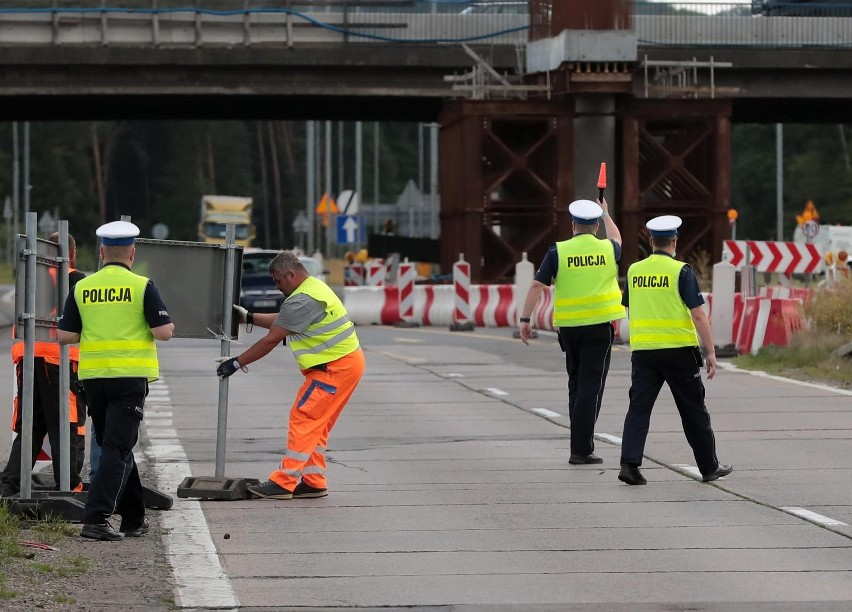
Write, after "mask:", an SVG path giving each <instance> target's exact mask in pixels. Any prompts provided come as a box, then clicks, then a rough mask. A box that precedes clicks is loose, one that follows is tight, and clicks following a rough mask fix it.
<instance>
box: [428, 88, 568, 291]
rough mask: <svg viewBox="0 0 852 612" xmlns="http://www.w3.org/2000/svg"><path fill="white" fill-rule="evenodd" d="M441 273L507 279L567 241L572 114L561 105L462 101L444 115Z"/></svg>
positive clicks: (480, 279)
mask: <svg viewBox="0 0 852 612" xmlns="http://www.w3.org/2000/svg"><path fill="white" fill-rule="evenodd" d="M440 123H441V142H440V154H441V268H442V270H444V271H446V270H450V269H451V268H452V264H453V262H455V261H456V260H457V259H458V254H459V253H464V254H465V259H467V260H468V261H469V262H470V270H471V280H472V282H474V283H481V282H501V281H508V280H509V279H510V278H511V276H512V275H513V273H514V267H515V264H516V263H517V262H518V261H520V260H521V254H522V253H524V252H526V253H528V255H529V258H530V260H531V261H540V260H541V258H542V257H544V254H545V252H546V251H547V248H548V246H549V245H550V244H551V243H552V242H555V241H556V240H558V239H564V237H565V236H567V235H569V233H570V228H571V223H570V217H569V215H568V208H567V204H568V202H570V201H571V196H572V194H573V191H574V189H573V177H572V168H573V160H572V157H573V155H572V153H573V136H572V134H573V116H572V112H571V111H570V110H568V109H567V108H566V106H565V105H564V104H557V103H552V102H539V101H530V100H527V101H494V100H461V101H453V102H450V103H448V104H447V105H446V106H445V107H444V110H443V111H442V113H441V118H440Z"/></svg>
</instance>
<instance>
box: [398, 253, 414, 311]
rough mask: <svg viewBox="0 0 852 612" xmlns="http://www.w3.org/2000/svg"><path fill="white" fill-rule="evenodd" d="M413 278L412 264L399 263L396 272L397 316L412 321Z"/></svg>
mask: <svg viewBox="0 0 852 612" xmlns="http://www.w3.org/2000/svg"><path fill="white" fill-rule="evenodd" d="M414 278H415V267H414V264H412V263H401V264H399V268H398V272H397V283H398V285H399V318H400V319H401V320H402V321H405V322H413V321H414Z"/></svg>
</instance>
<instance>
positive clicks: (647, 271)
mask: <svg viewBox="0 0 852 612" xmlns="http://www.w3.org/2000/svg"><path fill="white" fill-rule="evenodd" d="M684 265H686V264H684V263H683V262H682V261H677V260H676V259H673V258H672V257H669V256H667V255H651V256H650V257H648V258H647V259H643V260H642V261H639V262H636V263H635V264H633V265H632V266H630V269H629V270H628V271H627V291H628V295H629V297H630V306H629V310H630V348H631V349H633V350H634V351H641V350H649V349H665V348H678V347H683V346H698V334H697V333H696V332H695V324H694V323H693V322H692V315H691V314H690V312H689V308H687V307H686V304H684V303H683V300H682V299H681V297H680V292H679V291H678V279H679V278H680V271H681V269H682V268H683V266H684Z"/></svg>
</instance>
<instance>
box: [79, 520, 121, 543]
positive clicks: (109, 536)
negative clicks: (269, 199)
mask: <svg viewBox="0 0 852 612" xmlns="http://www.w3.org/2000/svg"><path fill="white" fill-rule="evenodd" d="M80 535H81V536H83V537H84V538H90V539H92V540H106V541H110V542H115V541H117V540H123V539H124V534H123V533H121V532H119V531H116V530H115V529H113V528H112V525H110V524H109V523H101V524H100V525H98V524H97V523H86V524H85V525H83V529H81V530H80Z"/></svg>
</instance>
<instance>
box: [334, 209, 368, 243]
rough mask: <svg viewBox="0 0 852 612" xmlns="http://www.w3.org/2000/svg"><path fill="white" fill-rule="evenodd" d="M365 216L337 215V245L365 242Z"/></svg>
mask: <svg viewBox="0 0 852 612" xmlns="http://www.w3.org/2000/svg"><path fill="white" fill-rule="evenodd" d="M365 219H366V218H365V217H364V215H337V244H355V243H356V242H364V236H365V234H364V228H365V226H366V220H365Z"/></svg>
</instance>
